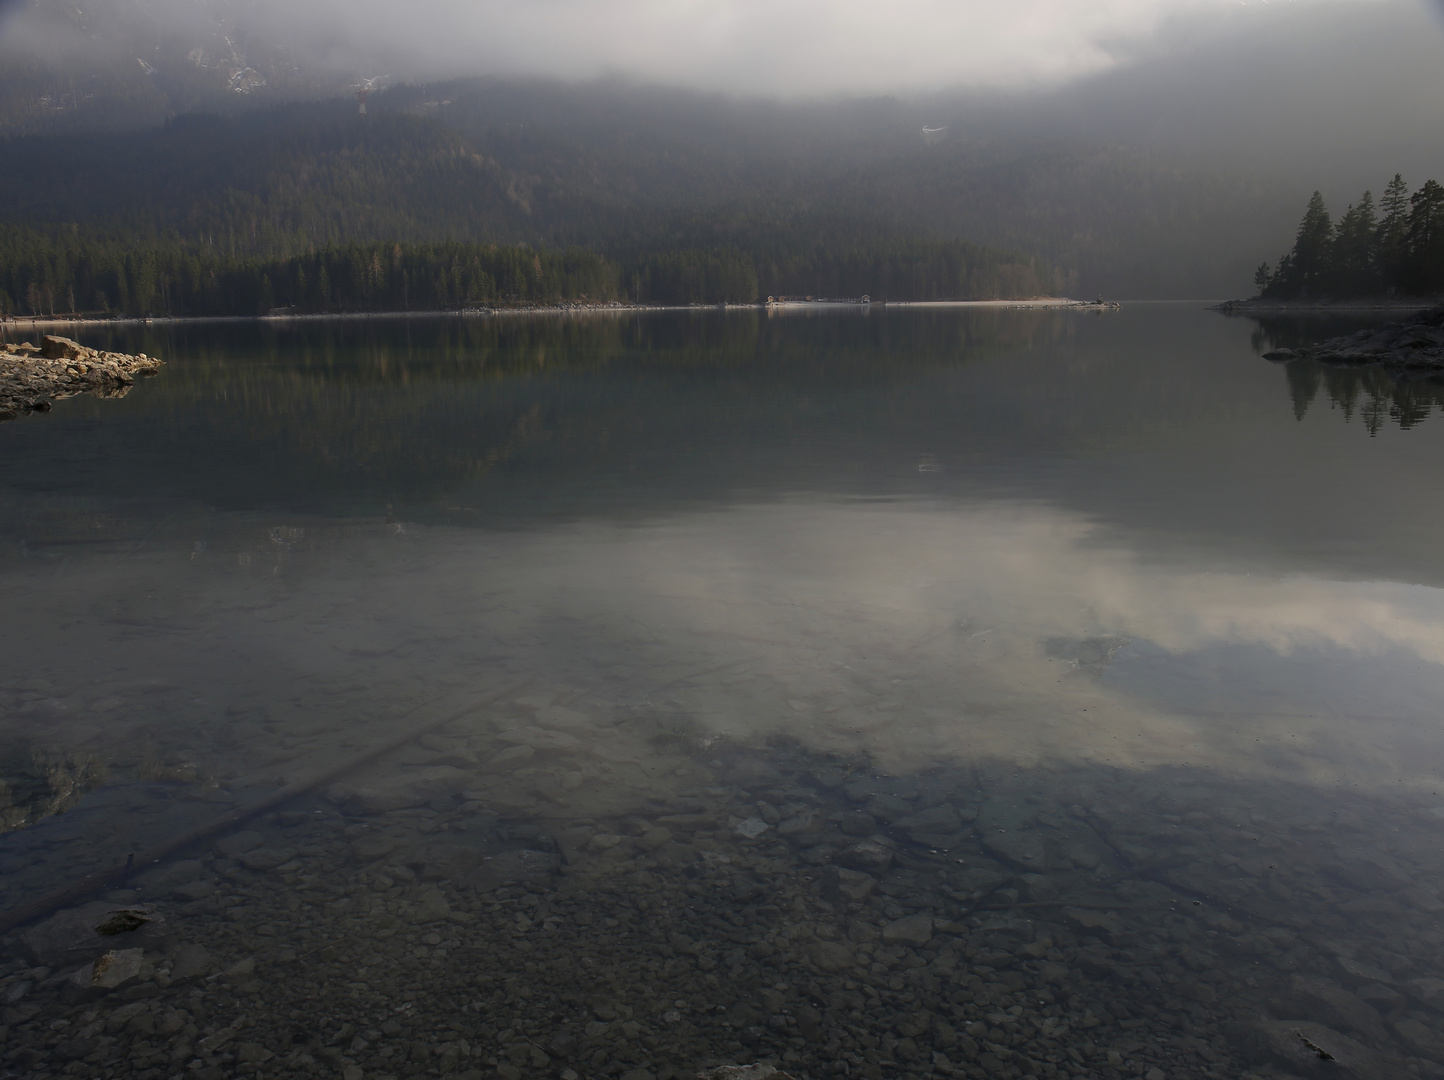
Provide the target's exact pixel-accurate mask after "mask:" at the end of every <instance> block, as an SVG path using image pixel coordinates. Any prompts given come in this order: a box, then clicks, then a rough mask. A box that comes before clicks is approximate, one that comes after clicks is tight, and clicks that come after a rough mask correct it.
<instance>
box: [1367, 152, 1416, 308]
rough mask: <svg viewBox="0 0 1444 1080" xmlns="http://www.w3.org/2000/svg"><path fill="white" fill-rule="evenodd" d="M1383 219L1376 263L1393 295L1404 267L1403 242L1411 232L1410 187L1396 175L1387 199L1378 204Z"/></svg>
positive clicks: (1377, 236)
mask: <svg viewBox="0 0 1444 1080" xmlns="http://www.w3.org/2000/svg"><path fill="white" fill-rule="evenodd" d="M1379 209H1380V210H1381V211H1382V212H1383V217H1382V218H1380V220H1379V227H1378V231H1377V233H1376V234H1375V239H1374V261H1375V265H1376V266H1377V268H1378V271H1379V276H1380V278H1381V280H1382V281H1383V284H1384V287H1385V288H1386V289H1389V290H1390V291H1392V290H1394V289H1395V288H1397V287H1398V285H1399V274H1400V272H1401V271H1402V270H1403V266H1404V238H1405V237H1406V236H1407V235H1408V232H1409V185H1408V184H1406V183H1404V177H1403V176H1402V175H1400V174H1399V173H1395V174H1394V179H1392V180H1390V181H1389V186H1388V187H1386V188H1385V189H1384V196H1383V198H1381V199H1380V200H1379Z"/></svg>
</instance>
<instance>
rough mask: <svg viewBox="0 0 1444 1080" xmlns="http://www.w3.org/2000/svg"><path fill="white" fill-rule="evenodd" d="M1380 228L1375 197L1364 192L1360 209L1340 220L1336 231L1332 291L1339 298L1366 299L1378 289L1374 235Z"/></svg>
mask: <svg viewBox="0 0 1444 1080" xmlns="http://www.w3.org/2000/svg"><path fill="white" fill-rule="evenodd" d="M1378 228H1379V223H1378V220H1377V218H1376V216H1375V213H1374V196H1373V194H1372V193H1371V192H1368V191H1366V192H1364V194H1363V196H1362V197H1361V198H1360V199H1359V203H1358V205H1357V206H1351V207H1349V208H1348V210H1346V211H1345V212H1344V216H1343V217H1341V218H1339V225H1338V228H1337V229H1336V230H1335V232H1334V258H1333V264H1334V273H1333V282H1332V285H1333V290H1334V292H1335V294H1336V295H1339V296H1367V295H1369V294H1370V293H1372V292H1375V291H1376V290H1377V289H1378V287H1379V281H1378V275H1377V273H1376V271H1375V267H1374V234H1375V232H1377V230H1378Z"/></svg>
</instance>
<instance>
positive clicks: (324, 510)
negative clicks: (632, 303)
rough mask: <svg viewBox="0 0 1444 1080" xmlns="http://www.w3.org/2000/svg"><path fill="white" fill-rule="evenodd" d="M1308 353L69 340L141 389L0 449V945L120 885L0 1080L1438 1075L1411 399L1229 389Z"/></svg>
mask: <svg viewBox="0 0 1444 1080" xmlns="http://www.w3.org/2000/svg"><path fill="white" fill-rule="evenodd" d="M1361 325H1366V320H1363V319H1344V318H1331V319H1323V318H1319V319H1312V320H1310V319H1298V318H1295V319H1294V320H1292V321H1286V320H1274V321H1264V322H1255V321H1250V320H1245V319H1241V318H1225V317H1222V316H1219V315H1217V314H1213V313H1210V312H1207V311H1204V310H1201V309H1200V308H1199V307H1198V306H1196V305H1165V304H1158V305H1149V304H1140V305H1131V306H1126V307H1125V308H1124V310H1122V311H1121V312H1105V313H1098V312H1079V311H1066V310H1010V309H1004V308H996V309H989V308H956V309H948V308H938V309H933V308H928V309H922V308H920V309H895V308H888V309H882V308H878V309H875V310H871V311H866V310H837V311H826V312H822V311H816V312H808V311H782V312H772V313H765V312H760V311H741V312H717V311H698V312H695V313H685V312H653V313H629V314H623V315H606V316H567V317H557V316H542V317H501V318H489V319H488V318H465V319H462V318H453V319H444V318H434V319H410V320H407V319H366V320H353V321H332V322H325V321H303V322H297V323H275V324H250V323H217V324H180V325H153V326H148V327H143V326H135V327H117V328H111V329H107V330H105V331H98V330H92V331H86V332H80V333H78V334H77V336H78V337H80V338H81V340H82V341H83V342H84V343H86V344H91V345H97V346H104V347H108V348H117V349H123V350H126V351H132V352H136V351H144V352H147V353H149V354H152V355H159V356H161V357H162V358H164V359H165V360H166V361H167V366H166V367H165V369H164V370H163V371H162V373H161V374H160V375H159V376H158V377H157V378H155V379H152V380H146V381H143V382H142V383H140V384H139V385H137V386H136V387H134V388H133V389H132V390H131V392H130V393H129V394H128V395H127V396H125V397H124V398H122V399H120V400H100V399H91V398H75V399H70V400H66V401H61V402H58V403H56V405H55V407H54V409H53V411H51V412H50V413H48V414H45V415H33V416H28V417H23V418H21V419H19V420H17V421H15V422H13V423H10V424H6V425H4V426H0V463H3V471H0V506H3V513H0V595H3V597H4V611H5V613H6V618H5V620H4V622H3V626H0V649H3V652H4V655H5V658H6V663H5V674H4V678H3V681H0V710H3V717H4V721H3V724H4V728H3V731H4V738H3V741H0V763H3V768H0V777H3V785H0V822H3V828H4V830H5V831H4V832H3V833H0V913H3V910H14V909H17V908H19V907H20V906H21V905H23V904H26V903H27V902H30V901H33V900H34V899H35V898H36V897H39V896H43V895H45V894H46V893H48V892H50V891H51V890H55V889H58V888H60V887H62V886H64V885H65V884H67V883H68V882H71V881H74V880H76V879H79V878H81V877H83V876H84V875H86V874H88V873H91V872H93V871H96V870H97V869H98V868H102V867H109V866H112V865H115V864H117V863H124V862H126V860H127V859H128V858H129V857H130V856H131V854H132V853H140V856H141V857H140V858H139V861H136V860H134V859H132V860H131V862H132V865H130V866H129V867H128V868H126V869H124V870H122V871H120V872H117V873H115V874H113V875H110V876H108V877H107V879H106V881H105V883H104V884H103V886H102V887H101V888H99V889H97V890H96V891H94V892H91V893H89V894H87V895H85V896H82V897H79V898H77V899H73V900H72V901H70V903H71V905H72V906H70V907H67V908H66V909H65V911H62V912H61V913H60V914H59V915H56V916H54V917H52V918H51V919H50V920H49V921H47V922H44V923H32V924H30V925H29V926H27V927H23V928H20V929H18V930H15V931H13V932H12V933H11V934H10V935H9V936H8V937H6V938H5V939H4V942H3V944H4V949H3V954H0V955H3V964H0V1046H4V1047H7V1049H3V1050H0V1063H3V1066H0V1067H3V1068H5V1069H7V1070H9V1072H8V1073H7V1075H12V1076H21V1075H24V1076H28V1077H35V1078H42V1077H46V1076H59V1075H62V1074H63V1075H67V1076H78V1077H98V1078H99V1077H104V1078H111V1077H137V1078H145V1080H171V1078H175V1077H184V1078H192V1077H194V1078H195V1080H219V1078H222V1077H233V1076H253V1075H254V1076H256V1077H268V1078H269V1077H313V1076H316V1077H332V1076H335V1077H340V1078H342V1080H371V1078H373V1077H374V1078H376V1080H385V1078H388V1077H389V1078H400V1077H409V1076H437V1075H439V1076H452V1075H455V1076H457V1077H463V1078H465V1080H491V1078H493V1077H496V1078H500V1080H519V1078H521V1077H533V1076H538V1077H539V1076H558V1077H561V1078H563V1080H578V1078H595V1080H600V1078H602V1077H618V1078H622V1080H671V1078H691V1077H692V1076H694V1075H696V1073H697V1072H698V1070H700V1069H703V1068H706V1067H711V1066H716V1065H723V1064H731V1065H747V1064H751V1063H754V1062H765V1063H768V1064H770V1065H772V1066H775V1067H777V1068H779V1069H781V1070H783V1071H785V1072H786V1073H788V1074H789V1075H791V1076H794V1077H798V1078H802V1077H808V1078H814V1080H820V1078H827V1077H841V1078H848V1077H864V1078H870V1080H880V1078H889V1080H891V1078H903V1080H908V1078H911V1080H918V1078H922V1077H1001V1078H1012V1080H1017V1078H1024V1077H1031V1078H1034V1080H1044V1078H1047V1080H1053V1078H1066V1080H1083V1078H1087V1080H1103V1078H1109V1080H1112V1078H1121V1077H1135V1076H1137V1077H1145V1078H1147V1080H1176V1078H1182V1077H1216V1078H1219V1080H1222V1078H1237V1077H1245V1076H1252V1077H1258V1078H1265V1077H1283V1076H1287V1077H1308V1076H1314V1075H1316V1074H1317V1075H1328V1076H1351V1077H1361V1078H1375V1077H1377V1078H1384V1077H1414V1076H1418V1077H1441V1076H1444V1035H1440V1034H1439V1032H1440V1031H1441V1030H1444V1017H1441V1012H1444V955H1441V953H1444V948H1441V947H1444V932H1441V927H1440V914H1441V912H1444V893H1441V890H1444V848H1441V840H1444V789H1441V786H1440V773H1441V768H1444V727H1441V711H1444V710H1441V704H1444V562H1441V558H1440V552H1441V539H1444V472H1441V470H1440V468H1439V463H1440V461H1441V460H1444V415H1439V413H1440V405H1441V403H1444V388H1439V387H1437V386H1434V385H1433V384H1412V385H1410V384H1396V383H1394V382H1393V381H1391V380H1389V379H1388V378H1387V377H1385V376H1382V375H1380V374H1378V373H1376V372H1369V371H1361V370H1341V369H1325V368H1321V367H1318V366H1315V365H1310V364H1307V363H1303V362H1296V363H1293V364H1289V365H1276V364H1271V363H1269V362H1267V361H1265V360H1263V359H1261V356H1260V354H1261V353H1262V352H1264V351H1267V350H1268V349H1269V348H1271V347H1274V346H1277V345H1283V344H1297V343H1299V342H1301V341H1306V340H1312V339H1314V338H1318V337H1322V336H1328V335H1329V334H1331V333H1335V332H1340V331H1343V330H1351V329H1353V328H1355V327H1356V326H1361ZM413 732H414V733H415V735H416V737H414V738H411V739H407V738H406V737H405V736H406V735H407V734H408V733H413ZM378 748H380V749H381V750H383V751H384V752H381V753H379V754H372V751H375V750H377V749H378ZM368 754H371V756H370V757H368V758H367V760H365V761H364V762H362V763H361V764H359V765H357V767H355V768H341V766H343V765H345V764H346V763H349V762H351V760H352V759H353V758H357V759H359V758H362V757H366V756H367V755H368ZM326 770H330V772H331V773H334V775H327V776H326V779H325V780H324V782H321V783H318V784H316V785H315V786H314V787H310V788H308V789H306V790H305V791H302V792H301V793H299V794H297V795H296V796H295V797H293V798H290V799H289V800H287V801H284V802H281V803H279V804H277V805H274V806H269V805H268V806H267V808H266V809H265V811H264V812H263V813H259V814H257V815H254V816H251V817H247V818H245V820H243V821H242V820H239V818H240V815H239V814H238V815H237V822H238V823H237V824H234V825H233V826H231V827H229V828H227V829H224V830H218V831H215V832H214V834H213V835H208V836H206V837H205V838H204V839H203V840H200V841H198V842H196V843H193V844H191V845H190V846H188V847H185V848H183V849H181V850H178V851H175V852H174V853H169V854H167V855H166V856H165V857H164V858H161V859H160V860H159V861H150V860H149V859H148V858H146V857H145V855H144V853H145V852H146V850H147V849H148V848H150V847H152V846H153V845H157V844H162V843H164V842H165V841H167V840H168V839H170V838H172V837H176V836H180V835H182V834H184V833H186V832H187V830H191V829H194V828H196V827H198V826H202V825H204V824H205V823H207V822H209V821H211V820H213V819H215V818H217V817H220V816H222V815H226V814H229V813H232V812H235V811H241V810H244V808H246V807H247V806H248V805H254V804H257V803H259V802H260V801H261V800H263V799H266V798H267V797H268V796H270V795H272V794H273V793H275V792H277V791H279V790H281V789H283V788H285V787H286V785H289V784H300V785H301V786H304V785H305V782H306V781H307V780H308V778H311V777H315V776H318V775H321V774H322V773H323V771H326ZM82 902H83V903H82ZM76 903H82V906H80V907H78V908H77V907H75V906H73V905H74V904H76ZM117 913H120V914H117ZM126 913H129V914H126ZM117 920H118V921H117ZM98 926H103V927H104V928H105V930H106V932H103V933H102V932H98V931H97V930H96V927H98ZM107 950H109V952H108V954H107V955H108V956H109V957H110V959H108V960H107V961H106V962H105V963H103V964H100V965H98V966H91V967H86V966H85V965H87V964H91V963H92V962H94V961H96V959H97V957H99V956H100V955H101V954H102V953H107ZM137 950H139V951H137ZM107 964H110V965H113V967H111V968H107V967H106V965H107ZM1320 1070H1324V1071H1320ZM763 1072H765V1070H763V1071H759V1072H758V1073H756V1075H758V1076H761V1075H763Z"/></svg>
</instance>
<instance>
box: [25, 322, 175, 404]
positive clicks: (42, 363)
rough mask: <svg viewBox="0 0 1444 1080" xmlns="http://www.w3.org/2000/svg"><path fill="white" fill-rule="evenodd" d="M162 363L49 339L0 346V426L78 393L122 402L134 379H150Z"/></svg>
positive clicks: (151, 357) (66, 339)
mask: <svg viewBox="0 0 1444 1080" xmlns="http://www.w3.org/2000/svg"><path fill="white" fill-rule="evenodd" d="M162 363H163V362H162V361H160V360H157V359H156V358H155V357H153V356H146V355H145V354H144V353H140V354H138V355H136V356H131V355H128V354H126V353H117V352H105V351H102V350H99V349H91V348H87V347H86V346H84V345H81V344H80V343H79V342H76V341H72V340H71V339H70V338H66V337H57V336H54V335H50V334H47V335H45V336H44V337H43V338H41V339H40V344H39V345H32V344H31V343H30V342H28V341H26V342H20V343H13V342H5V343H0V422H3V421H6V420H13V419H15V417H17V416H19V415H21V414H24V413H29V412H45V411H46V410H48V409H49V408H50V405H51V403H52V402H54V401H59V400H60V399H62V398H68V397H75V396H76V395H78V394H90V395H92V396H94V397H111V398H113V397H124V396H125V395H126V394H127V393H129V392H130V388H131V387H132V386H133V385H135V380H136V379H137V378H139V377H145V376H150V375H155V374H156V373H157V372H159V371H160V368H161V365H162Z"/></svg>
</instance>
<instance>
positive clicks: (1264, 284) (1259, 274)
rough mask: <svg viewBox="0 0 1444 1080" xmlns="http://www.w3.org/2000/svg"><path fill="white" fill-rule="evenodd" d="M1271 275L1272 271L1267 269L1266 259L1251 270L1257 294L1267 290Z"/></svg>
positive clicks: (1271, 278) (1271, 279) (1260, 294)
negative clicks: (1255, 268)
mask: <svg viewBox="0 0 1444 1080" xmlns="http://www.w3.org/2000/svg"><path fill="white" fill-rule="evenodd" d="M1273 276H1274V275H1273V271H1272V270H1270V269H1269V264H1268V262H1267V261H1265V262H1261V263H1259V264H1258V269H1257V270H1255V271H1254V272H1253V285H1254V288H1255V289H1257V290H1258V295H1259V296H1262V295H1264V293H1266V292H1268V290H1269V285H1270V284H1272V282H1273Z"/></svg>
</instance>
